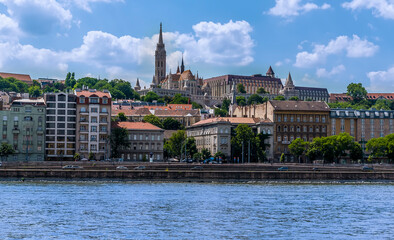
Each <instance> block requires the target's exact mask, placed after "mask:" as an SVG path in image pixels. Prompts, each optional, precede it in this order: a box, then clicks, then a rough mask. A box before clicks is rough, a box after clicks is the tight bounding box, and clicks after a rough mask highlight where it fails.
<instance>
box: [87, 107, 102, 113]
mask: <svg viewBox="0 0 394 240" xmlns="http://www.w3.org/2000/svg"><path fill="white" fill-rule="evenodd" d="M90 111H91V112H93V113H96V112H98V108H91V109H90ZM87 112H88V111H87V110H86V108H85V107H81V113H87ZM101 112H102V113H108V111H107V108H105V107H103V108H101Z"/></svg>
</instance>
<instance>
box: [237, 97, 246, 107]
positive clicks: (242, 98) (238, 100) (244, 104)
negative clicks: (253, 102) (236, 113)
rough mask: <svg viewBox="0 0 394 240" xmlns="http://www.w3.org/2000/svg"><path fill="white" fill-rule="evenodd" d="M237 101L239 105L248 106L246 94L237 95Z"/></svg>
mask: <svg viewBox="0 0 394 240" xmlns="http://www.w3.org/2000/svg"><path fill="white" fill-rule="evenodd" d="M236 101H237V105H238V106H246V99H245V97H244V96H237V97H236Z"/></svg>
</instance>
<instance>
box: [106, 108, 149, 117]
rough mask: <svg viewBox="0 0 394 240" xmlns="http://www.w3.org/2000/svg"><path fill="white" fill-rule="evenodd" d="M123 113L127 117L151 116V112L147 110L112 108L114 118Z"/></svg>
mask: <svg viewBox="0 0 394 240" xmlns="http://www.w3.org/2000/svg"><path fill="white" fill-rule="evenodd" d="M121 112H122V113H124V114H125V115H126V116H138V115H141V116H145V115H150V114H151V112H150V111H149V109H147V108H138V109H130V107H128V108H126V107H125V106H123V107H122V109H119V108H114V107H113V106H112V114H111V115H112V116H117V115H118V114H119V113H121Z"/></svg>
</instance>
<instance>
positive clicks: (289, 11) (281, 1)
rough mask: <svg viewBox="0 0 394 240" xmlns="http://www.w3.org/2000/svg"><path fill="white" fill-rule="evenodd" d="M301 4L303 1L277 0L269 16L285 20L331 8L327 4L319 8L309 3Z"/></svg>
mask: <svg viewBox="0 0 394 240" xmlns="http://www.w3.org/2000/svg"><path fill="white" fill-rule="evenodd" d="M301 2H302V1H301V0H276V4H275V6H274V7H273V8H271V9H270V10H269V11H268V14H270V15H273V16H279V17H283V18H290V17H295V16H298V15H300V14H303V13H307V12H310V11H312V10H317V9H322V10H325V9H329V8H330V7H331V6H330V5H329V4H327V3H324V4H323V5H321V6H318V5H316V4H314V3H311V2H307V3H305V4H301Z"/></svg>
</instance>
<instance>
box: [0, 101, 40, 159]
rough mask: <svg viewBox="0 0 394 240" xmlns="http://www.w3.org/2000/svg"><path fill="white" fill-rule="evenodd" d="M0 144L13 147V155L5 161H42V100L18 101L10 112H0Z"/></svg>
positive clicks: (13, 104) (12, 105)
mask: <svg viewBox="0 0 394 240" xmlns="http://www.w3.org/2000/svg"><path fill="white" fill-rule="evenodd" d="M0 118H1V119H3V124H2V131H3V134H2V140H1V142H2V143H8V144H10V145H12V146H13V149H14V150H15V154H13V155H10V156H8V157H7V159H3V160H7V161H44V159H45V137H44V134H45V103H44V100H43V99H36V100H31V99H20V100H15V101H14V102H13V103H12V104H11V108H10V110H4V111H0Z"/></svg>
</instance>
